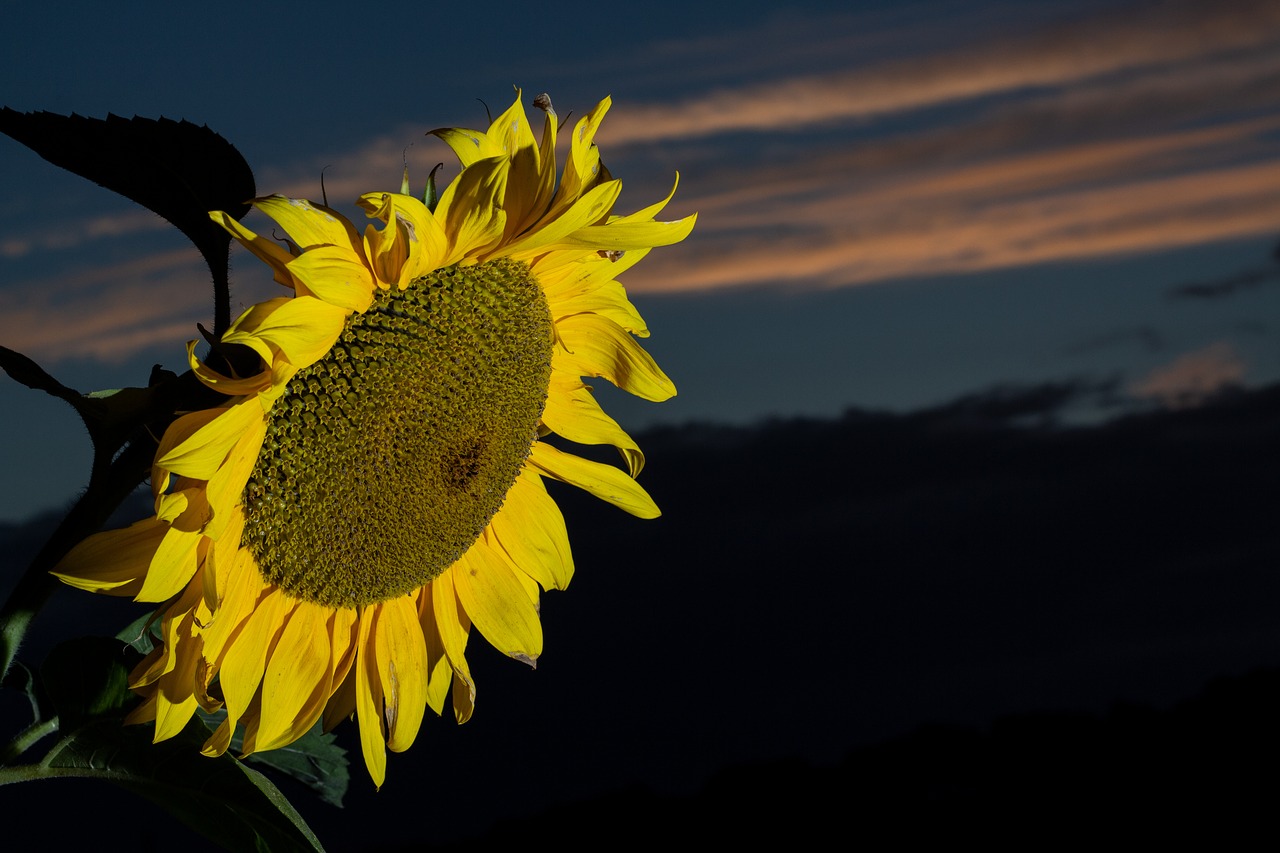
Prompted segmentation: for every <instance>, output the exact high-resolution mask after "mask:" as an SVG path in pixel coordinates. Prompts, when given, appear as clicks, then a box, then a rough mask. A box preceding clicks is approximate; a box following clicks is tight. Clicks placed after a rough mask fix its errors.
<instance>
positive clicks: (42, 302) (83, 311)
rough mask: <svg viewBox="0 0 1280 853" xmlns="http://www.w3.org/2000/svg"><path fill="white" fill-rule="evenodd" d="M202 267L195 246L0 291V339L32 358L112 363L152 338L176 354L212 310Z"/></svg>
mask: <svg viewBox="0 0 1280 853" xmlns="http://www.w3.org/2000/svg"><path fill="white" fill-rule="evenodd" d="M208 280H209V272H208V269H207V268H206V267H205V265H204V261H203V260H202V259H201V258H200V256H199V255H198V254H197V253H196V251H195V250H194V249H182V250H177V251H171V252H163V253H157V254H154V255H149V256H147V257H144V258H141V259H136V260H131V261H127V262H123V263H118V264H104V265H101V266H97V267H94V268H92V269H87V270H84V271H82V272H80V273H77V274H75V275H72V276H68V277H65V278H59V279H58V280H56V281H28V282H22V283H21V286H18V287H11V288H8V289H6V290H5V291H3V292H0V341H3V342H4V345H5V346H7V347H9V348H11V349H15V350H18V351H19V352H22V353H24V354H26V355H28V356H31V357H32V358H36V359H37V360H40V361H44V362H56V361H59V360H63V359H73V358H96V359H102V360H105V361H117V360H120V359H123V358H126V357H128V356H129V355H131V354H133V353H135V352H137V351H139V350H141V349H144V348H146V347H148V346H152V345H156V344H165V345H167V346H170V347H172V348H173V352H174V353H175V355H176V356H181V346H182V344H183V342H185V341H187V340H189V339H191V338H193V337H197V331H196V327H195V324H196V323H197V322H199V321H201V320H207V318H208V315H209V314H210V310H211V309H210V301H209V288H208V286H207V285H206V284H205V283H206V282H208Z"/></svg>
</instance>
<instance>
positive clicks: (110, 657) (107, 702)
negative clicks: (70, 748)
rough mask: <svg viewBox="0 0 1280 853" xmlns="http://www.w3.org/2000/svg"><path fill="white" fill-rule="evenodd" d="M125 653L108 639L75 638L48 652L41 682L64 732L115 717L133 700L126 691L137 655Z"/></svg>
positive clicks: (122, 646)
mask: <svg viewBox="0 0 1280 853" xmlns="http://www.w3.org/2000/svg"><path fill="white" fill-rule="evenodd" d="M126 653H128V650H127V647H126V646H124V645H121V643H120V641H119V640H115V639H111V638H109V637H77V638H76V639H74V640H67V641H66V642H64V643H60V644H58V645H57V646H55V647H54V649H53V651H51V652H49V656H48V657H46V658H45V661H44V663H43V664H42V665H41V666H40V679H41V681H43V682H44V687H45V690H47V691H48V693H49V698H50V699H51V700H52V702H53V709H54V711H56V712H57V714H58V718H59V719H60V720H61V727H62V729H63V730H64V731H69V730H71V729H74V728H75V727H76V726H79V725H81V724H82V723H84V722H86V721H88V720H89V719H90V718H93V717H103V716H111V715H115V714H117V712H120V711H122V710H123V709H124V708H125V707H126V706H127V705H132V704H133V703H134V702H135V701H136V697H135V696H134V695H133V694H132V693H130V692H129V670H130V669H131V668H132V667H133V665H134V664H136V663H137V661H138V656H137V655H136V654H134V653H129V654H130V655H131V656H130V657H126Z"/></svg>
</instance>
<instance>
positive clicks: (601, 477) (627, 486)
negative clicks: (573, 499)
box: [529, 441, 662, 518]
mask: <svg viewBox="0 0 1280 853" xmlns="http://www.w3.org/2000/svg"><path fill="white" fill-rule="evenodd" d="M529 463H530V464H532V465H533V466H534V467H536V468H537V469H538V470H540V471H542V472H544V473H546V474H547V475H549V476H551V477H554V478H555V479H557V480H561V481H563V482H565V483H569V484H570V485H573V486H577V487H578V488H580V489H585V490H587V491H588V492H590V493H591V494H593V495H595V496H596V497H598V498H600V499H601V500H603V501H608V502H609V503H611V504H613V505H614V506H616V507H618V508H619V509H621V510H624V511H626V512H629V513H631V514H632V515H634V516H637V517H639V518H657V517H658V516H659V515H661V514H662V513H661V512H660V511H659V510H658V506H657V504H655V503H654V502H653V498H651V497H649V493H648V492H646V491H645V490H644V489H642V488H640V484H639V483H637V482H636V481H635V480H633V479H631V478H630V477H628V476H627V475H626V474H625V473H623V472H622V471H619V470H618V469H617V468H614V467H613V466H612V465H602V464H600V463H599V462H592V461H590V460H589V459H582V458H581V457H578V456H574V455H572V454H570V453H565V452H564V451H562V450H557V449H556V448H554V447H552V446H551V445H549V444H547V443H546V442H545V441H535V442H534V443H533V450H532V452H530V454H529Z"/></svg>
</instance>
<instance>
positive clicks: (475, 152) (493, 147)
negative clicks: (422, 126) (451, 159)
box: [427, 127, 503, 169]
mask: <svg viewBox="0 0 1280 853" xmlns="http://www.w3.org/2000/svg"><path fill="white" fill-rule="evenodd" d="M427 135H428V136H436V137H439V138H440V139H441V140H443V141H444V144H445V145H448V146H449V147H450V148H451V149H453V153H454V154H455V155H457V157H458V162H460V163H461V164H462V167H463V168H464V169H465V168H467V167H468V166H470V165H472V164H473V163H476V162H477V161H479V160H486V159H488V158H490V157H500V156H501V155H502V153H503V152H502V148H501V147H500V146H499V145H498V144H497V142H495V141H494V140H492V139H490V138H489V135H488V134H487V133H484V132H482V131H479V130H468V129H466V128H464V127H439V128H436V129H435V130H429V131H427Z"/></svg>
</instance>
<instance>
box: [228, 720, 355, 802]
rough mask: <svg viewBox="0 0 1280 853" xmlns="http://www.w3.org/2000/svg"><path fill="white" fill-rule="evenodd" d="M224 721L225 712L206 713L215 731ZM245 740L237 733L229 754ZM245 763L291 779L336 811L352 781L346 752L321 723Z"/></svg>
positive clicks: (232, 739)
mask: <svg viewBox="0 0 1280 853" xmlns="http://www.w3.org/2000/svg"><path fill="white" fill-rule="evenodd" d="M225 718H226V712H225V711H218V712H217V713H215V714H206V715H205V722H206V723H207V724H208V725H209V727H210V728H214V727H216V726H217V725H219V724H220V723H221V722H222V721H223V719H225ZM243 740H244V736H243V734H242V732H240V731H237V732H236V734H235V735H234V736H233V737H232V738H231V749H230V751H231V752H238V751H239V750H240V745H241V743H242V742H243ZM245 761H248V762H250V763H251V764H257V765H259V766H262V767H270V768H272V769H273V770H276V771H278V772H280V773H283V774H285V775H286V776H292V777H293V778H294V779H297V780H298V781H299V782H301V783H302V784H304V785H306V786H307V787H308V788H310V789H311V790H312V791H314V792H315V793H316V795H317V796H318V797H320V799H322V800H324V801H325V802H326V803H329V804H330V805H332V806H336V807H337V808H342V798H343V797H344V796H346V793H347V785H348V784H349V783H350V781H351V774H350V772H349V771H348V769H347V766H348V763H347V751H346V750H345V749H343V748H342V747H340V746H338V742H337V738H335V737H334V736H333V735H332V734H327V733H326V732H324V730H323V729H322V728H321V726H320V724H319V723H317V724H316V725H314V726H313V727H312V728H311V731H309V732H307V733H306V734H305V735H303V736H302V737H300V738H298V739H297V740H296V741H294V742H293V743H291V744H289V745H288V746H286V747H282V748H280V749H269V750H267V751H266V752H255V753H254V754H253V755H250V756H249V757H248V758H246V759H245Z"/></svg>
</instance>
